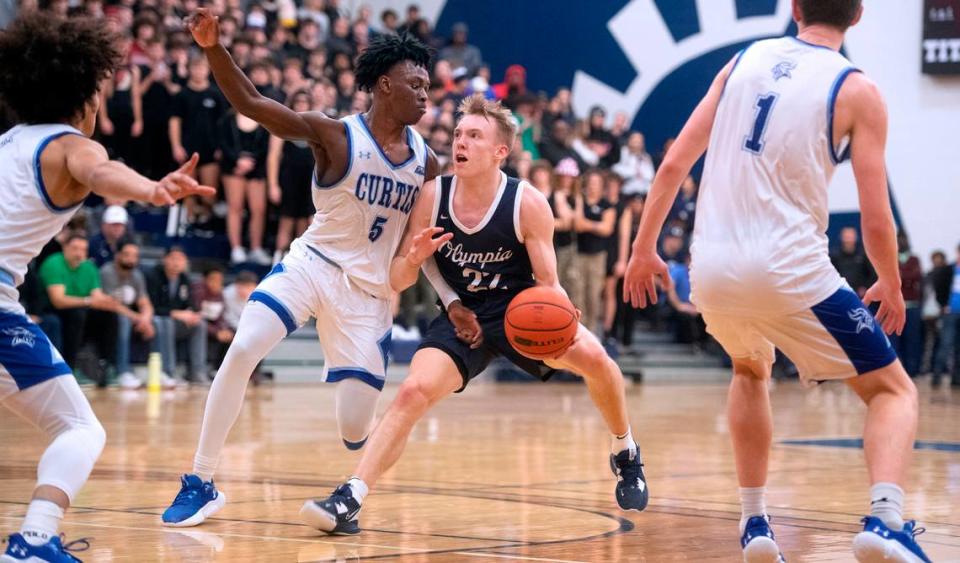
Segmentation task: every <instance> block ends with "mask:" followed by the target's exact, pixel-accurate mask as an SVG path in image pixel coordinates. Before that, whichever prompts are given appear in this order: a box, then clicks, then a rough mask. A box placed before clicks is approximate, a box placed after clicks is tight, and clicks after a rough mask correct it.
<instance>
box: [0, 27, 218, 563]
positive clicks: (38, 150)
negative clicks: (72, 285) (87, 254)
mask: <svg viewBox="0 0 960 563" xmlns="http://www.w3.org/2000/svg"><path fill="white" fill-rule="evenodd" d="M116 45H117V42H116V38H115V37H113V36H112V35H110V34H109V33H108V32H107V31H106V29H105V28H104V27H103V26H102V25H100V24H99V23H97V22H95V21H93V20H83V19H69V20H66V19H64V20H61V19H59V18H53V17H51V16H50V15H47V14H43V15H41V14H33V15H26V16H23V17H21V18H19V19H17V20H16V21H14V22H13V24H11V26H10V27H9V28H8V29H6V30H4V31H3V32H0V102H2V103H3V104H4V105H5V106H6V107H7V108H9V109H10V110H11V111H12V112H13V113H14V114H15V117H16V121H17V123H18V125H16V126H15V127H13V128H12V129H10V130H9V131H7V132H6V133H4V134H3V135H2V136H0V402H2V403H3V405H4V406H5V407H7V408H8V409H9V410H11V411H13V412H14V413H16V414H17V415H18V416H20V417H21V418H23V419H25V420H27V421H28V422H30V423H31V424H32V425H34V426H35V427H37V428H38V429H40V430H41V431H43V432H44V433H45V434H46V435H47V436H48V437H49V438H51V439H52V442H51V443H50V445H49V446H48V447H47V449H46V451H44V453H43V456H42V457H41V458H40V464H39V466H38V468H37V485H36V488H35V489H34V491H33V499H32V500H31V502H30V505H29V506H28V507H27V515H26V518H25V519H24V521H23V526H22V527H21V529H20V532H19V533H15V534H12V535H11V536H10V537H9V538H8V539H7V549H6V552H5V553H4V554H3V556H2V557H0V560H2V561H31V562H37V561H52V562H67V561H78V559H76V558H74V557H73V556H72V555H70V554H69V553H67V551H66V549H65V548H69V547H70V545H69V544H68V545H66V546H64V545H63V544H62V543H61V540H60V537H59V536H58V531H59V527H60V521H61V520H62V519H63V515H64V511H65V510H66V509H67V508H68V507H69V506H70V503H71V501H73V499H74V498H75V497H76V494H77V492H78V491H79V490H80V488H81V487H82V486H83V484H84V483H85V482H86V480H87V478H88V477H89V476H90V471H91V470H92V469H93V464H94V463H95V462H96V460H97V458H98V457H99V456H100V452H101V450H102V449H103V445H104V441H105V439H106V436H105V434H104V431H103V426H101V425H100V422H99V421H98V420H97V418H96V416H94V414H93V410H91V408H90V404H89V403H88V402H87V399H86V397H84V395H83V393H82V392H81V391H80V387H79V386H78V385H77V381H76V379H74V377H73V374H72V373H71V371H70V367H69V366H67V365H66V364H65V363H64V361H63V358H62V357H61V356H60V353H59V352H58V351H57V350H56V349H55V348H54V347H53V345H52V344H51V343H50V340H49V339H48V338H47V336H46V335H45V334H44V333H43V332H41V331H40V328H39V327H38V326H37V325H35V324H34V323H33V322H32V321H31V320H30V319H29V318H28V317H27V316H26V314H25V312H24V309H23V307H21V306H20V303H19V293H18V291H17V286H19V285H20V284H21V283H23V277H24V274H25V273H26V271H27V265H28V263H29V262H30V261H31V260H33V259H34V258H35V257H36V256H37V255H38V254H39V253H40V249H41V248H42V247H43V246H44V245H45V244H46V243H47V242H48V241H49V240H50V239H51V238H53V237H54V235H56V234H57V233H59V232H60V230H61V229H63V227H64V225H65V224H66V223H67V221H69V219H70V218H71V217H72V216H73V214H74V213H75V212H76V211H77V209H79V207H80V204H81V203H82V202H83V200H84V199H86V197H87V196H88V195H89V194H90V193H91V192H94V193H97V194H100V195H104V196H109V197H114V198H120V199H136V200H139V201H143V202H148V203H152V204H154V205H166V204H170V203H173V202H174V200H175V199H178V198H181V197H185V196H188V195H192V194H201V195H208V196H209V195H213V194H215V193H216V192H215V191H214V190H213V188H205V187H202V186H198V185H197V182H196V181H194V180H193V178H192V177H191V175H192V172H193V168H194V167H195V166H196V163H197V155H193V158H192V159H190V160H189V161H188V162H187V163H186V164H184V165H183V166H182V167H181V168H180V169H179V170H178V171H176V172H174V173H172V174H170V175H168V176H166V177H165V178H164V179H162V180H161V181H160V182H154V181H151V180H149V179H147V178H144V177H143V176H141V175H139V174H137V173H136V172H134V171H133V170H131V169H130V168H127V167H126V166H124V165H123V164H121V163H119V162H113V161H110V160H109V158H108V157H107V151H106V150H105V149H104V148H103V146H101V145H100V144H99V143H97V142H96V141H93V140H91V139H90V138H89V137H90V136H91V135H92V134H93V132H94V128H95V125H96V116H97V110H98V109H99V107H100V92H99V84H100V81H101V80H103V79H104V78H107V77H108V76H110V74H111V73H112V72H113V70H114V69H115V68H116V65H117V63H118V62H119V61H120V59H121V54H120V53H119V52H118V51H117V48H116ZM65 299H67V300H72V301H73V303H71V305H73V306H76V307H81V306H89V305H90V298H84V299H81V298H79V297H65Z"/></svg>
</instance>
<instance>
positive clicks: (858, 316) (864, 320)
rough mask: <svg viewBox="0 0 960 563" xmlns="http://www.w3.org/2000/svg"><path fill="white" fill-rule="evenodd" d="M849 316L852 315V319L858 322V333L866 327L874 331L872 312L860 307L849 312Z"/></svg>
mask: <svg viewBox="0 0 960 563" xmlns="http://www.w3.org/2000/svg"><path fill="white" fill-rule="evenodd" d="M847 316H848V317H850V320H851V321H856V322H857V334H860V333H861V332H862V331H863V330H864V329H866V330H869V331H870V332H873V315H871V314H870V311H868V310H866V309H864V308H863V307H860V308H859V309H853V310H852V311H850V312H848V313H847Z"/></svg>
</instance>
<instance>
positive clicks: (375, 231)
mask: <svg viewBox="0 0 960 563" xmlns="http://www.w3.org/2000/svg"><path fill="white" fill-rule="evenodd" d="M387 219H388V217H384V216H383V215H377V218H376V219H374V220H373V224H372V225H370V234H368V235H367V238H369V239H370V242H376V240H377V239H378V238H380V235H382V234H383V226H384V225H386V224H387Z"/></svg>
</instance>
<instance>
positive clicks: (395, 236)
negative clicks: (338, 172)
mask: <svg viewBox="0 0 960 563" xmlns="http://www.w3.org/2000/svg"><path fill="white" fill-rule="evenodd" d="M342 122H343V124H344V126H345V128H346V134H347V153H348V154H349V159H350V160H349V163H348V164H347V171H346V173H345V174H344V176H343V178H341V179H340V180H339V181H337V182H335V183H334V184H331V185H329V186H324V185H322V184H320V183H319V182H318V178H317V174H316V173H314V178H313V204H314V206H315V207H316V210H317V212H316V214H315V215H314V217H313V222H312V223H311V224H310V227H309V228H307V230H306V232H305V233H304V234H303V235H302V236H301V237H300V238H299V239H297V240H296V241H294V243H293V244H294V245H298V246H299V245H305V246H307V247H308V249H309V250H311V251H313V252H315V253H317V254H320V255H321V256H322V257H323V258H324V259H326V260H327V261H328V262H331V263H333V264H335V265H336V266H338V267H339V268H340V269H342V270H343V271H344V273H346V274H347V276H348V278H349V280H350V281H351V282H353V283H355V284H356V285H357V286H358V287H359V288H360V289H362V290H363V291H366V292H367V293H370V294H371V295H374V296H376V297H380V298H384V299H387V298H389V297H390V261H391V260H392V259H393V256H394V253H395V252H396V250H397V247H398V246H399V245H400V239H401V238H402V237H403V231H404V228H405V227H406V224H407V219H408V218H409V216H410V211H411V210H412V209H413V204H414V202H415V201H416V199H417V196H418V195H419V194H420V189H421V188H422V187H423V181H424V177H425V175H426V169H427V147H426V143H425V142H424V140H423V138H422V137H421V136H420V135H419V134H418V133H417V132H416V131H414V130H413V128H412V127H407V128H406V129H407V132H406V136H407V145H408V146H409V147H410V157H409V158H407V160H405V161H404V162H400V163H394V162H391V161H390V159H389V158H388V157H387V155H386V154H385V153H384V152H383V150H382V149H381V147H380V145H379V144H378V143H377V141H376V140H375V139H374V138H373V134H372V133H371V132H370V129H369V127H368V126H367V123H366V121H365V120H364V118H363V115H361V114H356V115H351V116H347V117H345V118H343V119H342Z"/></svg>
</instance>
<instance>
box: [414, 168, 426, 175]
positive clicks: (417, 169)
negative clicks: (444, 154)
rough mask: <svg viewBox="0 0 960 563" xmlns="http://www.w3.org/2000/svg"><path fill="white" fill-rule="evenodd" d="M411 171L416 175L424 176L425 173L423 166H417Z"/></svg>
mask: <svg viewBox="0 0 960 563" xmlns="http://www.w3.org/2000/svg"><path fill="white" fill-rule="evenodd" d="M413 173H414V174H416V175H418V176H425V175H426V172H425V171H424V170H423V166H417V168H416V169H415V170H414V171H413Z"/></svg>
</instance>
